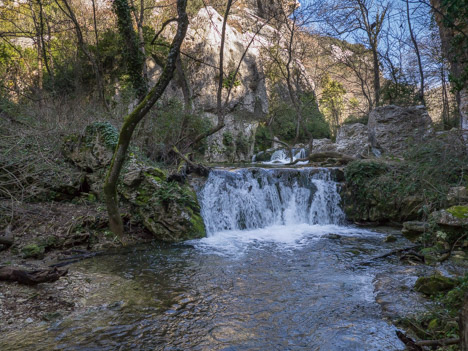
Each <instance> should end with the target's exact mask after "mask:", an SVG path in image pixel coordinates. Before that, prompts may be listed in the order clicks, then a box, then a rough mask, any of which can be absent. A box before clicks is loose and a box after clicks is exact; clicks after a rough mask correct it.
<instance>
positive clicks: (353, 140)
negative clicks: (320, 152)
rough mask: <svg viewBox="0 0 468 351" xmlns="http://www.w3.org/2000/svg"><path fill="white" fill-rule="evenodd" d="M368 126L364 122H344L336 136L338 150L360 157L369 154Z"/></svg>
mask: <svg viewBox="0 0 468 351" xmlns="http://www.w3.org/2000/svg"><path fill="white" fill-rule="evenodd" d="M368 139H369V138H368V131H367V126H365V125H364V124H362V123H353V124H344V125H342V126H341V128H340V130H339V131H338V135H337V136H336V151H338V152H341V153H343V154H346V155H349V156H353V157H360V156H362V155H367V154H369V141H368Z"/></svg>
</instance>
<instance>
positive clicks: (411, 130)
mask: <svg viewBox="0 0 468 351" xmlns="http://www.w3.org/2000/svg"><path fill="white" fill-rule="evenodd" d="M368 130H369V143H370V145H371V147H373V148H375V149H379V150H381V151H382V152H384V153H387V154H391V155H401V154H402V153H403V152H404V150H405V149H406V148H407V147H408V144H413V143H414V142H420V141H422V140H424V139H425V138H427V137H428V136H430V135H431V134H432V132H433V130H432V120H431V117H430V116H429V114H428V113H427V110H426V108H425V107H424V106H412V107H399V106H394V105H388V106H383V107H377V108H376V109H374V110H373V111H372V112H371V113H370V114H369V122H368Z"/></svg>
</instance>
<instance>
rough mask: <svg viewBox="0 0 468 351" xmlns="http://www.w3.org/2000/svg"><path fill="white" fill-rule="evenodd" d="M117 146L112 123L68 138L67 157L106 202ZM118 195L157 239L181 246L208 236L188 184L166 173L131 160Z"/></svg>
mask: <svg viewBox="0 0 468 351" xmlns="http://www.w3.org/2000/svg"><path fill="white" fill-rule="evenodd" d="M116 142H117V131H116V130H115V128H114V127H112V126H111V125H110V124H108V123H94V124H92V125H90V126H88V127H87V128H86V132H85V134H84V135H82V136H77V135H74V136H70V137H67V138H66V140H65V142H64V145H63V147H62V150H63V153H64V155H65V157H67V159H68V160H69V161H71V162H72V163H73V164H74V165H75V166H77V167H78V168H80V169H81V170H82V171H84V172H85V173H86V182H87V184H88V185H89V187H90V192H91V193H94V194H95V195H96V196H98V197H100V198H102V196H103V195H102V188H103V183H104V179H105V173H106V170H107V168H108V166H109V164H110V160H111V158H112V153H113V149H114V148H115V145H116ZM118 191H119V193H120V195H121V196H122V198H123V199H125V200H126V203H127V205H129V206H130V208H131V210H130V216H133V214H137V216H135V217H132V219H133V220H135V221H136V222H140V223H141V224H142V225H143V226H144V227H146V229H148V230H149V231H150V232H151V233H152V234H153V235H154V237H155V238H156V239H158V240H162V241H167V242H178V241H182V240H186V239H193V238H200V237H203V236H205V226H204V224H203V220H202V218H201V215H200V206H199V204H198V201H197V197H196V194H195V192H194V191H193V190H192V189H191V188H190V186H189V185H188V184H179V183H177V182H168V181H167V176H166V174H165V172H163V171H162V170H160V169H158V168H155V167H151V166H148V165H145V164H144V163H143V162H140V161H139V160H138V159H137V158H136V157H135V156H130V157H129V158H128V160H127V162H126V164H125V166H124V169H123V170H122V182H121V184H120V185H119V187H118Z"/></svg>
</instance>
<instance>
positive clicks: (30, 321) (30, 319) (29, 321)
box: [25, 317, 34, 324]
mask: <svg viewBox="0 0 468 351" xmlns="http://www.w3.org/2000/svg"><path fill="white" fill-rule="evenodd" d="M25 322H26V323H28V324H30V323H32V322H34V321H33V319H32V318H31V317H29V318H28V319H26V320H25Z"/></svg>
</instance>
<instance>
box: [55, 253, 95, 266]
mask: <svg viewBox="0 0 468 351" xmlns="http://www.w3.org/2000/svg"><path fill="white" fill-rule="evenodd" d="M80 251H82V250H80ZM102 255H104V251H97V252H89V253H87V252H85V253H83V254H81V255H75V256H68V257H59V258H58V260H59V261H62V262H59V263H54V264H51V265H50V266H49V267H51V268H59V267H64V266H68V265H69V264H72V263H76V262H80V261H83V260H86V259H88V258H93V257H96V256H102Z"/></svg>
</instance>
